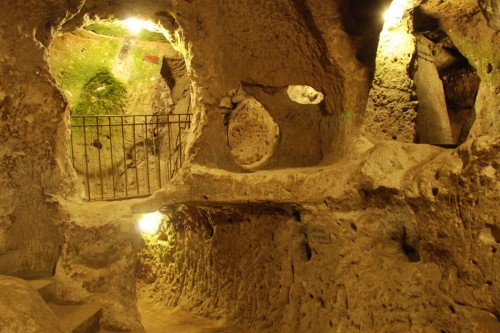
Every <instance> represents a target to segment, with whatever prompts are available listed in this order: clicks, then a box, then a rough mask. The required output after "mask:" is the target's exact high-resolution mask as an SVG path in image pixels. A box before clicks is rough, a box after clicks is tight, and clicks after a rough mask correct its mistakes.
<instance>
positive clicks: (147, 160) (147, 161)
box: [144, 116, 151, 194]
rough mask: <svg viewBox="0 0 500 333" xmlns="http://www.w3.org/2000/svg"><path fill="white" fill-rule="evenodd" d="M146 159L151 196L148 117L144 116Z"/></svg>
mask: <svg viewBox="0 0 500 333" xmlns="http://www.w3.org/2000/svg"><path fill="white" fill-rule="evenodd" d="M144 159H145V162H146V185H147V186H148V194H150V193H151V186H150V185H149V151H148V116H144Z"/></svg>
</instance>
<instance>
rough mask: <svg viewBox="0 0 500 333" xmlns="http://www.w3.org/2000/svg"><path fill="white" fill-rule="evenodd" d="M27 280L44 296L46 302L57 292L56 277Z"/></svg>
mask: <svg viewBox="0 0 500 333" xmlns="http://www.w3.org/2000/svg"><path fill="white" fill-rule="evenodd" d="M26 282H27V283H28V284H29V285H30V286H31V287H32V288H33V289H35V290H36V291H38V293H39V294H40V296H42V298H43V300H44V301H45V302H46V303H50V302H51V301H52V300H53V299H54V295H55V293H56V284H55V282H54V278H52V277H46V278H42V279H37V280H26Z"/></svg>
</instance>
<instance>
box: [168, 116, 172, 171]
mask: <svg viewBox="0 0 500 333" xmlns="http://www.w3.org/2000/svg"><path fill="white" fill-rule="evenodd" d="M167 127H168V179H169V180H170V179H172V147H171V143H172V126H171V122H170V115H167Z"/></svg>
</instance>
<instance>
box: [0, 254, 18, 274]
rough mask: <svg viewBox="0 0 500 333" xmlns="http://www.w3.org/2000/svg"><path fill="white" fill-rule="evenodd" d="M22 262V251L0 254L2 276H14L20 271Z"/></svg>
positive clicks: (0, 272)
mask: <svg viewBox="0 0 500 333" xmlns="http://www.w3.org/2000/svg"><path fill="white" fill-rule="evenodd" d="M20 261H21V251H20V250H12V251H9V252H5V253H2V254H0V275H12V274H13V273H16V272H17V271H18V269H19V262H20Z"/></svg>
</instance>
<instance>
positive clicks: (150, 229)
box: [138, 212, 163, 234]
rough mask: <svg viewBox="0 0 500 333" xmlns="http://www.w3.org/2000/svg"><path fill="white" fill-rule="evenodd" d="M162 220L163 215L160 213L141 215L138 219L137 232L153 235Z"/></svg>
mask: <svg viewBox="0 0 500 333" xmlns="http://www.w3.org/2000/svg"><path fill="white" fill-rule="evenodd" d="M162 219H163V214H161V213H160V212H154V213H148V214H142V215H141V216H140V218H139V223H138V226H139V230H140V231H141V232H143V233H146V234H154V233H156V232H157V231H158V227H159V226H160V224H161V221H162Z"/></svg>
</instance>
